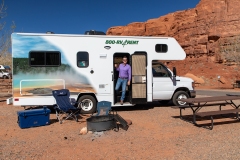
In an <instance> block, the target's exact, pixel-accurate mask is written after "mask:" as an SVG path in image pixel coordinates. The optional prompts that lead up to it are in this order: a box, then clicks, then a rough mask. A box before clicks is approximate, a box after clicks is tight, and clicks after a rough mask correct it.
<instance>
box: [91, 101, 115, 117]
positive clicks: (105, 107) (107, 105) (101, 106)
mask: <svg viewBox="0 0 240 160" xmlns="http://www.w3.org/2000/svg"><path fill="white" fill-rule="evenodd" d="M111 106H112V103H111V102H109V101H100V102H98V103H97V114H95V115H94V116H100V115H108V114H109V112H110V110H111Z"/></svg>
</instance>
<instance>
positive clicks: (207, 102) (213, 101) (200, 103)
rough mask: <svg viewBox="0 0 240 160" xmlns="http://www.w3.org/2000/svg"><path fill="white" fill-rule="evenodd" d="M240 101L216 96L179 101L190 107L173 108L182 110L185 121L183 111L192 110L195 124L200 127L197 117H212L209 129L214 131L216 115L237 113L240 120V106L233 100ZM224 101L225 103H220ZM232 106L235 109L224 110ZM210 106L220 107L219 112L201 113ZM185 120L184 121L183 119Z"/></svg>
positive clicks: (231, 97) (235, 98)
mask: <svg viewBox="0 0 240 160" xmlns="http://www.w3.org/2000/svg"><path fill="white" fill-rule="evenodd" d="M237 99H240V96H236V95H233V96H230V95H228V96H216V97H201V98H188V99H178V101H182V102H187V103H188V105H184V106H173V107H172V108H175V109H180V118H181V119H183V116H182V109H185V108H191V110H192V112H193V121H192V122H193V124H194V125H196V126H199V125H198V124H197V123H196V116H199V117H211V126H210V127H209V129H211V130H212V129H213V116H215V115H225V114H229V113H236V118H237V119H238V120H239V115H238V112H240V109H239V106H237V105H236V104H235V103H234V102H233V100H237ZM219 101H223V102H219ZM226 105H230V106H232V107H233V109H225V110H222V106H226ZM210 106H219V110H218V111H207V112H199V110H200V109H201V108H203V107H210ZM183 120H184V119H183Z"/></svg>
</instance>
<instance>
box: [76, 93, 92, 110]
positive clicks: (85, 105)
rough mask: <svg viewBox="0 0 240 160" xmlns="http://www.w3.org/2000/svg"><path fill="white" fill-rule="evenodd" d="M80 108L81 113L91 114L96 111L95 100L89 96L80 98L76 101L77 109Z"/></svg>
mask: <svg viewBox="0 0 240 160" xmlns="http://www.w3.org/2000/svg"><path fill="white" fill-rule="evenodd" d="M77 108H81V113H83V114H89V113H90V114H91V113H94V112H95V111H96V100H95V98H94V97H92V96H90V95H84V96H81V97H80V98H79V100H78V107H77Z"/></svg>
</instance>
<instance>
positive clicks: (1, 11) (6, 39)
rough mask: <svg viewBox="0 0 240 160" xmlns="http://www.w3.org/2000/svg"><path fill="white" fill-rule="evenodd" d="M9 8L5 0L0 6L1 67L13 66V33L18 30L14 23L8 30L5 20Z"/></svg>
mask: <svg viewBox="0 0 240 160" xmlns="http://www.w3.org/2000/svg"><path fill="white" fill-rule="evenodd" d="M6 10H7V7H6V6H5V4H4V0H2V3H1V4H0V65H8V66H12V57H11V56H12V55H11V54H10V53H11V51H10V50H11V33H12V32H13V31H14V29H15V28H16V26H15V24H14V22H13V23H12V24H11V27H10V29H6V27H5V26H6V22H5V21H3V18H4V17H6V16H7V13H6Z"/></svg>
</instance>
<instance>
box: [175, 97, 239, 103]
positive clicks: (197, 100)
mask: <svg viewBox="0 0 240 160" xmlns="http://www.w3.org/2000/svg"><path fill="white" fill-rule="evenodd" d="M237 99H240V96H214V97H200V98H188V99H177V101H182V102H187V103H201V102H215V101H228V100H237Z"/></svg>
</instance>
